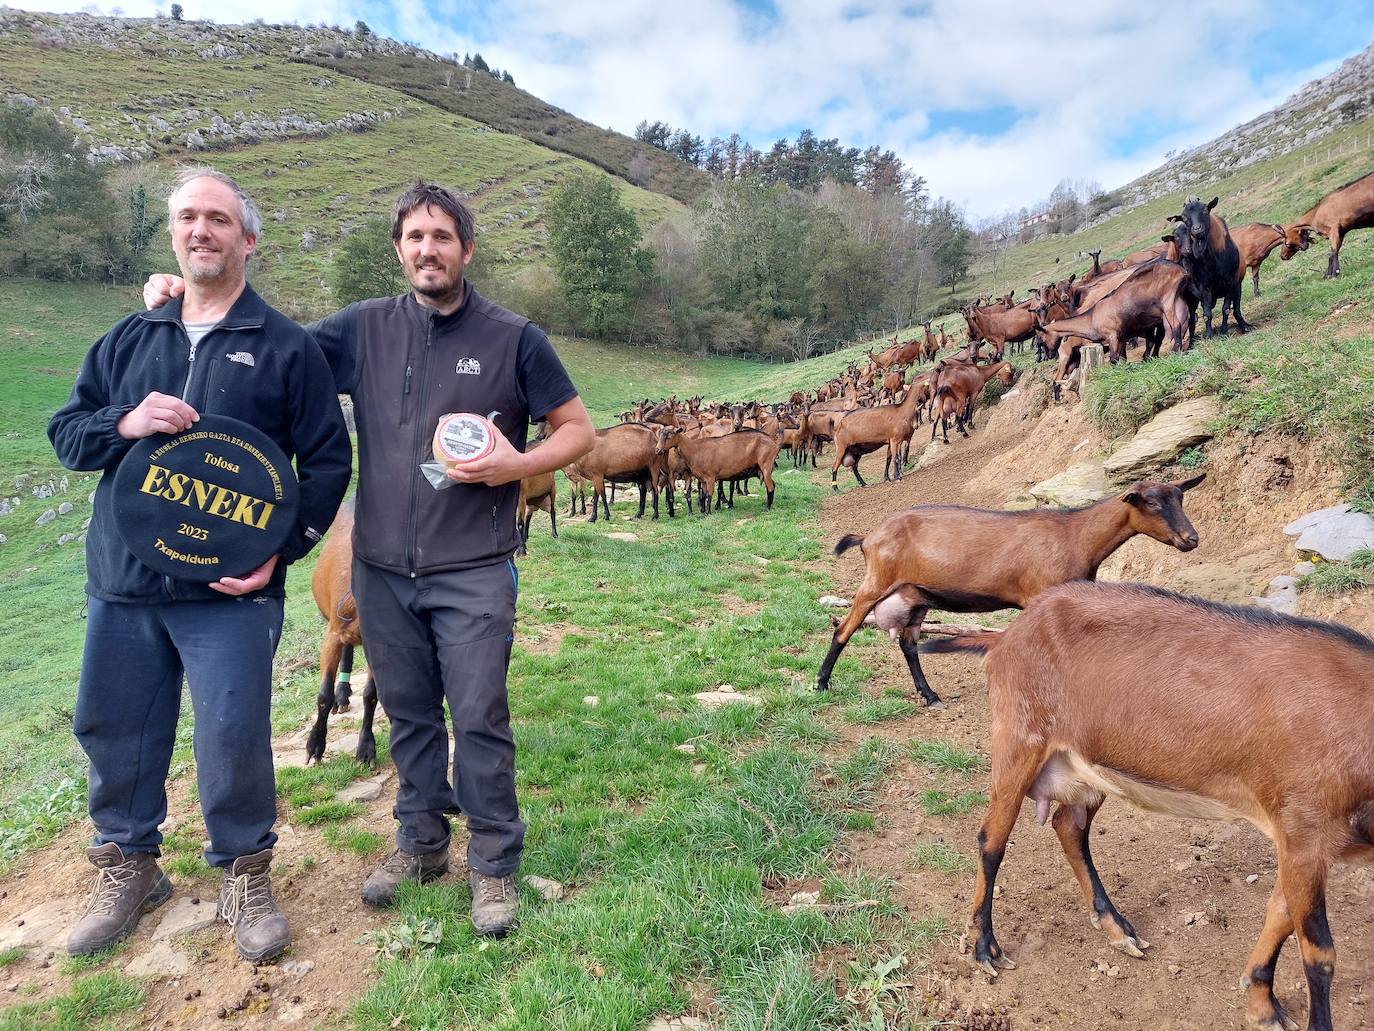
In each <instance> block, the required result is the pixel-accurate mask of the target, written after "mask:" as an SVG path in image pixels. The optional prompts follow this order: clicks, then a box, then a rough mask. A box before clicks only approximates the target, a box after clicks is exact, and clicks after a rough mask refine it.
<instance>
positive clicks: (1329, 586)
mask: <svg viewBox="0 0 1374 1031" xmlns="http://www.w3.org/2000/svg"><path fill="white" fill-rule="evenodd" d="M1366 587H1374V557H1372V556H1371V554H1370V552H1369V549H1367V548H1362V549H1360V550H1359V551H1357V552H1355V553H1354V554H1353V555H1351V556H1350V560H1349V561H1348V562H1318V563H1317V564H1316V565H1315V566H1314V567H1313V569H1312V572H1310V573H1306V574H1304V575H1303V576H1301V577H1299V578H1298V588H1299V590H1304V591H1313V592H1315V593H1317V594H1343V593H1344V592H1346V591H1359V590H1363V589H1364V588H1366Z"/></svg>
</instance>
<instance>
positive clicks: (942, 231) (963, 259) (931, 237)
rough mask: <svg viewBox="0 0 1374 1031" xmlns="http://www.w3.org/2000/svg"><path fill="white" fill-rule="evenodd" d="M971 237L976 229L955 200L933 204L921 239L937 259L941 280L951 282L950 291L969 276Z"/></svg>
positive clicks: (936, 264)
mask: <svg viewBox="0 0 1374 1031" xmlns="http://www.w3.org/2000/svg"><path fill="white" fill-rule="evenodd" d="M972 239H973V233H972V232H971V231H970V230H969V227H968V225H967V223H965V221H964V216H963V214H962V213H961V212H960V211H959V209H958V208H956V207H955V206H954V204H953V202H951V201H947V200H944V199H941V200H937V201H935V202H934V203H933V204H932V205H931V206H930V208H929V210H928V213H927V218H926V222H925V224H924V225H923V226H922V230H921V242H922V246H923V247H924V248H925V249H926V250H927V251H929V253H930V255H931V258H932V260H933V261H934V263H935V268H936V270H937V271H938V272H939V275H940V282H941V283H948V284H949V292H950V293H954V288H955V287H956V286H957V285H958V284H959V282H960V281H961V280H963V279H965V278H966V277H967V276H968V270H969V266H970V265H972V264H973V251H972V249H971V246H970V245H971V242H972Z"/></svg>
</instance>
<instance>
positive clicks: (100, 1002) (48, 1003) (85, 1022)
mask: <svg viewBox="0 0 1374 1031" xmlns="http://www.w3.org/2000/svg"><path fill="white" fill-rule="evenodd" d="M145 994H146V991H145V989H144V987H143V985H141V984H140V983H139V982H138V981H136V980H135V979H133V978H131V977H125V976H124V975H123V974H117V973H114V972H112V971H103V972H101V973H98V974H88V975H87V976H85V977H81V978H78V979H77V980H75V981H74V982H72V985H71V987H70V988H69V989H68V990H67V993H66V994H65V995H58V996H54V997H53V998H50V999H44V1000H43V1001H41V1002H27V1003H21V1004H20V1005H18V1006H11V1007H9V1008H8V1009H6V1010H3V1011H0V1031H32V1029H36V1028H44V1029H45V1031H92V1029H96V1028H99V1029H102V1031H103V1029H106V1028H112V1027H114V1026H115V1025H114V1024H112V1023H111V1022H110V1021H108V1020H107V1019H106V1018H108V1017H114V1016H117V1015H119V1014H121V1013H127V1012H129V1011H130V1010H133V1009H136V1008H137V1007H138V1005H139V1004H140V1003H142V1002H143V997H144V995H145Z"/></svg>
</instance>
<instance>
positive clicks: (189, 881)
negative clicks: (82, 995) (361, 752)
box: [0, 678, 461, 1029]
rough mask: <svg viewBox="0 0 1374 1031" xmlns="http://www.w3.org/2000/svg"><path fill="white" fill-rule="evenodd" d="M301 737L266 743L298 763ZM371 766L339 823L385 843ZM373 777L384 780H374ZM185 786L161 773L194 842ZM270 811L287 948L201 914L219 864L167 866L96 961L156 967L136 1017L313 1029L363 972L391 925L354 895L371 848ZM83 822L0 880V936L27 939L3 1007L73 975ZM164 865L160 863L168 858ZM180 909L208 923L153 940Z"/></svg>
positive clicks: (343, 735) (388, 826) (176, 1023)
mask: <svg viewBox="0 0 1374 1031" xmlns="http://www.w3.org/2000/svg"><path fill="white" fill-rule="evenodd" d="M355 679H356V678H355ZM356 711H357V710H356V709H355V710H354V712H353V713H344V714H340V715H339V716H336V717H333V718H332V719H331V722H332V723H333V724H334V726H333V727H332V728H331V731H330V738H331V739H330V742H329V745H330V749H329V750H330V754H331V755H332V754H337V753H338V752H340V751H347V750H348V749H351V748H352V747H353V745H354V744H355V743H356V736H353V739H352V741H350V740H349V738H350V734H349V731H350V729H356ZM377 716H378V721H379V723H381V724H383V725H384V723H385V718H384V716H383V714H382V713H381V712H380V711H379V712H378V714H377ZM303 735H304V731H298V732H293V733H290V734H287V735H283V736H281V737H279V738H277V739H275V740H274V748H273V751H274V752H276V753H278V757H279V758H278V763H279V765H281V763H282V762H283V761H285V763H286V764H287V765H300V764H301V763H302V762H303V760H304V752H303ZM377 776H378V778H379V783H378V784H377V785H376V787H377V789H378V791H377V797H376V798H374V799H371V800H368V801H363V802H360V803H359V804H360V805H361V808H362V812H361V814H360V815H359V816H358V817H357V819H355V820H354V821H352V822H350V823H349V824H348V826H349V828H350V829H359V830H367V831H372V832H374V833H377V834H380V835H383V836H385V838H386V841H387V846H386V847H390V834H391V832H392V829H393V827H394V821H393V820H392V817H391V800H392V797H393V796H394V794H395V780H394V777H392V767H391V766H390V765H389V764H387V765H385V766H384V767H382V768H381V769H380V770H378V773H377ZM382 777H386V778H388V779H387V780H386V781H380V778H382ZM365 780H366V779H359V780H355V781H354V782H353V784H352V785H350V787H351V788H355V789H362V786H363V785H364V784H365ZM192 783H193V778H191V777H190V776H189V775H184V776H182V777H180V778H178V779H177V780H175V781H173V782H172V784H171V787H170V791H169V798H168V812H169V819H168V822H167V823H166V824H164V828H165V830H164V833H168V834H169V835H176V834H178V833H184V834H187V835H190V836H191V837H193V838H194V845H195V849H196V850H198V849H199V847H200V844H201V842H200V839H201V837H203V836H204V822H203V820H202V819H201V815H200V810H199V808H198V805H197V803H196V801H195V797H194V796H193V794H192V792H191V784H192ZM363 790H366V789H363ZM344 797H345V798H347V797H348V796H346V795H345V796H344ZM280 811H281V813H282V818H281V819H280V820H279V821H278V823H277V826H276V831H277V834H278V839H279V840H278V842H277V845H276V848H275V850H274V856H273V865H272V884H273V889H274V892H275V895H276V897H277V901H278V902H279V903H280V905H281V907H282V909H283V910H284V911H285V912H286V914H287V916H288V917H289V919H290V920H291V931H292V943H291V949H290V951H289V952H288V953H287V954H286V956H285V957H284V958H283V959H282V960H281V961H280V962H278V963H275V964H272V965H263V966H253V965H251V964H249V963H245V962H243V961H242V960H240V959H239V957H238V955H237V953H236V952H235V951H234V946H233V942H232V940H231V938H230V934H229V930H228V928H227V927H226V926H225V925H224V924H222V923H212V922H210V921H211V920H212V918H213V915H214V906H215V899H216V895H217V892H218V889H219V874H218V871H213V872H204V871H203V872H201V873H200V874H198V875H197V874H194V873H177V872H173V873H172V875H171V876H172V880H173V882H174V883H175V885H176V890H175V891H174V893H173V895H172V898H171V899H170V900H169V901H168V902H167V903H165V904H164V905H163V906H162V907H160V908H159V909H158V910H156V911H155V912H154V913H152V914H150V915H148V916H145V917H144V918H143V919H142V920H141V921H140V922H139V925H138V927H137V929H136V930H135V931H134V933H133V935H131V936H130V938H129V940H128V942H127V943H125V944H124V945H123V946H122V947H121V948H120V949H119V950H118V951H117V952H116V953H115V954H114V955H113V956H112V957H111V958H110V959H109V960H107V961H106V962H105V963H103V964H102V965H101V969H105V970H121V971H122V970H126V969H127V968H128V967H129V966H130V964H141V963H151V964H153V966H152V967H151V968H150V969H149V968H141V967H138V966H135V968H134V969H133V970H131V971H129V972H130V973H156V974H157V975H158V976H157V977H156V978H155V979H149V980H147V981H145V985H146V988H147V995H146V997H145V999H144V1002H143V1004H142V1006H140V1008H139V1013H138V1017H139V1022H140V1024H141V1026H143V1027H148V1028H154V1027H156V1028H175V1029H181V1028H205V1027H217V1026H218V1027H224V1026H234V1027H260V1028H278V1027H282V1028H315V1027H320V1026H322V1025H328V1024H330V1023H331V1022H333V1021H334V1020H335V1018H337V1017H338V1016H339V1015H341V1014H342V1013H344V1012H345V1011H346V1010H347V1009H348V1008H349V1007H350V1006H351V1005H352V1004H353V1003H354V1002H356V1001H357V999H358V997H359V995H360V994H361V989H362V987H363V986H365V985H367V984H369V983H370V982H371V980H372V977H373V959H374V955H375V953H374V951H373V947H372V945H371V943H370V941H369V940H368V936H369V935H370V934H371V933H372V932H375V931H377V930H379V929H381V928H384V927H386V926H388V925H389V924H391V923H393V922H394V917H393V916H391V915H390V914H387V913H379V912H377V911H375V910H372V909H369V908H368V907H367V906H364V905H363V904H362V903H361V902H360V901H359V899H358V890H359V888H360V886H361V885H362V882H363V879H364V878H365V877H366V876H367V874H368V872H369V871H370V870H371V869H372V867H373V866H374V865H375V863H376V857H373V856H368V857H364V856H360V855H357V854H355V853H353V852H351V851H348V850H346V849H342V848H337V847H334V846H333V845H331V844H330V843H329V842H328V841H327V840H326V837H325V830H326V827H329V826H331V825H330V824H324V825H321V826H315V827H309V826H305V825H303V824H302V823H300V822H292V821H293V819H294V817H293V816H292V815H290V812H291V810H290V807H289V806H287V805H286V804H285V803H284V802H283V803H282V804H281V810H280ZM89 833H90V826H89V824H88V823H87V822H86V821H81V822H80V823H78V824H75V825H73V826H72V827H69V828H68V829H67V830H66V831H64V832H63V833H62V835H61V836H60V837H59V838H58V839H57V840H56V841H54V842H52V843H51V844H49V845H48V846H46V847H45V848H43V849H40V850H38V851H37V852H35V853H33V854H31V855H29V856H26V857H25V858H24V859H23V860H21V862H20V863H19V865H18V867H17V868H16V869H15V870H14V871H13V872H11V873H10V874H9V875H7V876H6V877H5V879H4V881H3V882H2V883H0V888H3V890H0V936H15V935H19V934H21V933H22V934H24V935H25V938H24V940H23V943H24V944H26V945H32V946H33V947H32V948H31V949H30V952H29V955H28V956H27V957H26V958H24V959H21V960H20V961H19V962H17V963H14V964H12V965H10V966H8V967H6V968H4V969H3V970H0V1007H4V1006H9V1005H11V1004H13V1003H17V1002H31V1001H35V1000H39V999H43V998H47V997H49V996H52V995H55V994H60V993H62V992H64V991H66V990H67V988H68V987H69V986H70V983H71V976H72V974H73V973H76V972H77V971H74V970H69V969H68V964H67V961H66V960H65V955H66V950H65V942H66V929H67V927H68V926H69V925H70V922H71V920H72V918H73V917H74V916H75V915H77V914H79V912H80V910H81V908H82V906H83V905H84V903H85V899H86V896H87V894H88V892H89V890H90V884H91V880H92V868H91V866H90V865H89V864H88V863H87V862H86V858H85V848H86V844H87V835H88V834H89ZM456 835H457V836H460V835H461V831H456ZM458 847H460V848H461V845H459V846H458ZM193 854H194V853H193ZM163 864H164V868H166V865H167V860H166V859H165V858H164V861H163ZM179 906H180V907H182V912H184V913H185V914H186V915H187V918H188V919H190V920H192V921H193V922H194V923H198V924H204V925H205V926H201V927H199V928H197V929H194V930H190V931H188V932H186V933H180V934H176V935H174V936H170V937H168V938H167V939H166V940H165V941H163V940H161V939H160V938H159V935H158V932H159V929H160V928H161V927H162V925H163V921H164V920H168V919H175V917H173V916H172V914H173V911H174V910H175V909H177V907H179ZM21 920H23V921H24V925H23V926H22V927H21V926H19V921H21ZM83 969H84V968H83ZM178 970H180V971H181V972H180V973H178V972H177V971H178Z"/></svg>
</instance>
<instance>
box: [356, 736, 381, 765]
mask: <svg viewBox="0 0 1374 1031" xmlns="http://www.w3.org/2000/svg"><path fill="white" fill-rule="evenodd" d="M353 758H354V759H356V760H357V761H358V763H359V764H360V765H363V766H368V767H374V768H375V767H376V765H377V745H376V743H375V742H359V744H358V750H357V751H356V752H354V753H353Z"/></svg>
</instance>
